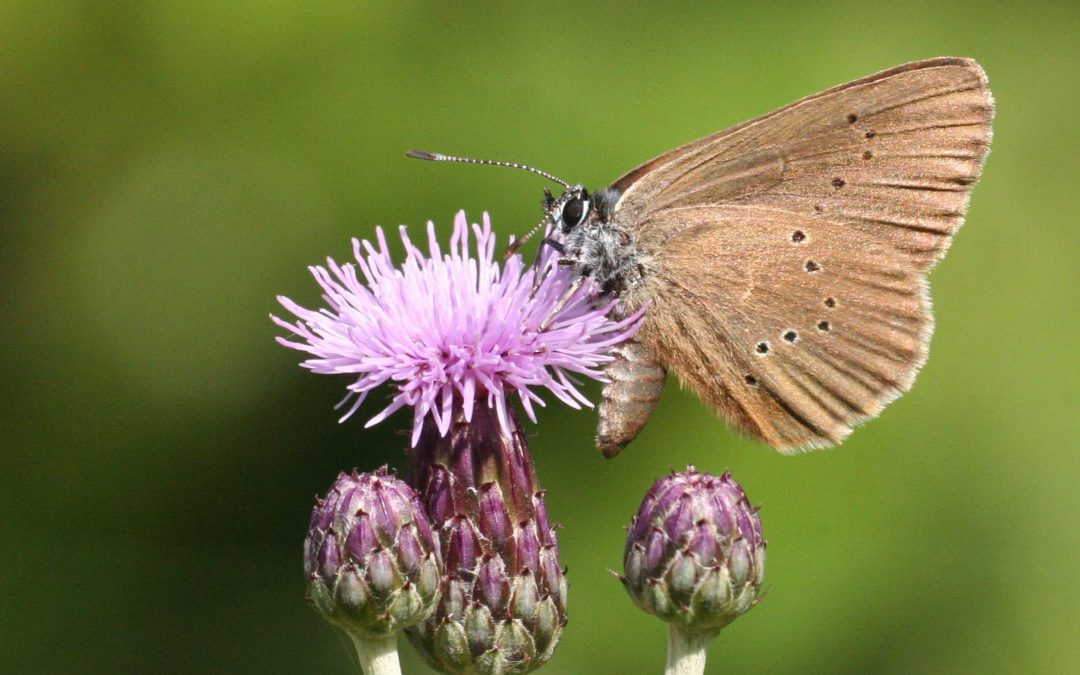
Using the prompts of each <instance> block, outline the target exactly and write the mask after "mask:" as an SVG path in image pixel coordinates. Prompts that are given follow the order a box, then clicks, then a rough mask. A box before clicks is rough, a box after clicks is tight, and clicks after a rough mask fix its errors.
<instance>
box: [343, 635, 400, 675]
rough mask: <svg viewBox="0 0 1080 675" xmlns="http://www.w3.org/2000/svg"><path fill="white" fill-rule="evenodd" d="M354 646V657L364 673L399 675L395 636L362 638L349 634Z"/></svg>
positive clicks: (367, 674) (369, 674)
mask: <svg viewBox="0 0 1080 675" xmlns="http://www.w3.org/2000/svg"><path fill="white" fill-rule="evenodd" d="M349 637H351V638H352V641H353V646H354V647H356V657H357V658H358V659H359V660H360V668H361V669H362V670H363V671H364V675H401V663H400V662H399V661H398V653H397V636H395V635H391V636H390V637H387V638H379V639H374V640H364V639H361V638H358V637H356V636H355V635H350V636H349Z"/></svg>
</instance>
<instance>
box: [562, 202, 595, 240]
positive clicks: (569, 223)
mask: <svg viewBox="0 0 1080 675" xmlns="http://www.w3.org/2000/svg"><path fill="white" fill-rule="evenodd" d="M588 215H589V200H588V199H583V198H581V197H574V198H573V199H571V200H570V201H568V202H566V206H564V207H563V210H562V225H563V231H564V232H569V231H570V230H572V229H574V228H575V227H577V226H578V225H580V224H582V223H583V222H585V217H586V216H588Z"/></svg>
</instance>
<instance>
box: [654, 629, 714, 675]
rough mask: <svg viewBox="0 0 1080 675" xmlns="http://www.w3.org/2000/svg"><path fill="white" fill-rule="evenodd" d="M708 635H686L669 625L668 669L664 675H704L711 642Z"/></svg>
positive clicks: (710, 637) (710, 636)
mask: <svg viewBox="0 0 1080 675" xmlns="http://www.w3.org/2000/svg"><path fill="white" fill-rule="evenodd" d="M712 637H713V636H712V635H710V634H708V633H694V634H691V633H686V632H683V631H682V629H680V628H679V627H677V626H676V625H675V624H673V623H670V624H668V642H667V644H668V653H667V669H665V670H664V675H703V673H704V672H705V656H706V653H707V649H706V648H707V647H708V646H709V640H711V639H712Z"/></svg>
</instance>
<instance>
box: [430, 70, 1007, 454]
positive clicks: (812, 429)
mask: <svg viewBox="0 0 1080 675" xmlns="http://www.w3.org/2000/svg"><path fill="white" fill-rule="evenodd" d="M993 113H994V107H993V99H992V97H991V95H990V90H989V88H988V86H987V79H986V74H985V73H984V72H983V70H982V68H981V67H979V65H978V64H977V63H975V62H974V61H972V60H970V59H963V58H949V57H943V58H936V59H930V60H927V61H919V62H915V63H909V64H905V65H902V66H898V67H896V68H892V69H891V70H886V71H884V72H881V73H878V74H876V75H871V76H870V77H866V78H863V79H860V80H855V81H854V82H849V83H847V84H843V85H840V86H838V87H834V88H832V89H829V90H826V91H824V92H821V93H819V94H815V95H813V96H809V97H807V98H804V99H802V100H800V101H796V102H795V103H792V104H790V105H788V106H785V107H783V108H780V109H779V110H776V111H774V112H771V113H769V114H767V115H764V116H762V117H759V118H757V119H754V120H751V121H749V122H745V123H743V124H740V125H738V126H735V127H732V128H730V129H726V130H724V131H720V132H718V133H715V134H713V135H711V136H707V137H705V138H702V139H699V140H696V141H694V142H692V143H689V144H687V145H684V146H682V147H680V148H676V149H675V150H671V151H670V152H667V153H665V154H663V155H661V156H659V157H657V158H656V159H653V160H651V161H649V162H646V163H645V164H642V165H641V166H639V167H638V168H636V169H634V170H633V171H631V172H629V173H627V174H626V175H625V176H623V177H622V178H620V179H618V180H617V181H615V183H614V184H613V185H612V186H611V187H610V188H607V189H605V190H601V191H598V192H596V193H595V194H590V193H589V191H587V190H586V189H585V188H584V187H582V186H580V185H569V184H567V183H566V182H565V181H561V180H559V179H558V178H555V177H554V176H551V175H550V174H546V173H544V172H542V171H538V170H536V169H532V168H531V167H525V166H522V165H516V164H511V163H505V162H493V161H488V160H469V159H466V158H459V157H449V156H446V155H437V154H433V153H426V152H414V153H410V154H411V155H412V156H414V157H419V158H422V159H435V160H449V161H469V162H476V163H486V164H501V165H508V166H516V167H518V168H525V169H528V170H530V171H534V172H535V173H539V174H541V175H545V176H547V177H548V178H551V179H552V180H555V181H557V182H559V183H561V184H562V185H563V186H564V187H565V188H566V190H565V191H564V192H563V194H562V195H561V196H560V197H559V198H557V199H556V198H554V197H552V196H551V195H550V194H549V195H548V198H547V202H546V207H545V212H546V219H545V222H546V223H548V224H551V225H557V226H559V227H560V228H561V230H562V237H561V238H560V239H559V240H558V241H556V240H554V239H547V240H545V243H547V244H548V245H551V246H553V247H556V248H558V249H559V250H560V251H561V252H562V255H563V256H564V261H565V262H568V263H570V264H573V265H575V266H576V268H577V269H578V270H579V271H580V274H581V277H580V278H581V279H584V278H586V277H591V278H593V279H594V280H596V282H597V283H598V284H599V285H600V287H601V288H602V289H603V290H604V291H605V292H607V293H610V294H613V295H615V296H617V297H618V298H619V300H620V302H619V308H618V309H619V311H620V312H622V313H624V314H628V313H630V312H633V311H636V310H637V309H639V308H641V307H642V306H646V311H645V318H644V322H643V325H642V327H641V330H640V331H639V332H638V333H637V335H636V336H635V338H634V339H633V340H632V341H631V342H628V343H625V344H623V345H622V346H621V347H619V348H617V350H616V352H615V356H616V358H615V360H614V361H613V362H612V363H611V364H609V366H608V368H607V375H608V377H609V379H610V382H609V383H608V384H606V385H605V386H604V390H603V396H602V401H601V404H600V421H599V426H598V429H597V435H596V444H597V447H598V448H600V450H601V451H603V453H604V455H605V456H608V457H613V456H614V455H616V454H618V452H619V451H620V450H622V448H623V447H625V446H626V444H627V443H629V442H630V441H632V440H633V439H634V437H636V436H637V434H638V433H639V432H640V431H641V429H642V428H643V427H644V426H645V424H646V422H647V421H648V419H649V416H650V415H651V413H652V410H653V407H654V406H655V404H656V401H657V399H658V398H659V397H660V394H661V392H662V389H663V386H664V381H665V379H666V375H667V372H668V371H669V370H670V371H674V372H675V373H676V374H677V375H678V376H679V378H680V380H681V381H682V382H683V384H684V385H686V386H688V387H689V388H690V389H692V390H693V391H694V392H695V393H697V394H698V396H700V397H701V398H702V399H703V400H704V401H706V402H707V403H708V404H709V405H711V406H713V407H714V408H715V409H716V410H717V412H718V413H719V414H720V415H721V416H723V417H724V418H725V419H726V420H727V421H728V422H729V423H730V424H731V425H732V426H734V427H735V428H737V429H738V430H740V431H741V432H743V433H744V434H746V435H748V436H751V437H753V438H757V439H760V440H762V441H764V442H766V443H768V444H769V445H771V446H772V447H774V448H776V449H777V450H779V451H781V452H793V451H796V450H801V449H807V448H818V447H825V446H829V445H832V444H835V443H838V442H840V441H841V440H843V439H844V438H845V437H846V436H847V435H848V434H849V433H850V432H851V429H852V427H853V426H854V425H856V424H858V423H860V422H862V421H864V420H866V419H869V418H871V417H874V416H876V415H877V414H878V413H879V412H880V411H881V409H882V408H883V407H884V406H885V405H886V404H887V403H889V402H890V401H891V400H893V399H895V398H896V397H897V396H899V395H900V394H902V393H903V392H905V391H907V390H908V389H909V388H910V387H911V384H912V381H913V380H914V378H915V374H916V373H917V372H918V370H919V368H920V367H921V366H922V365H923V363H924V362H925V361H926V356H927V349H928V342H929V339H930V334H931V332H932V330H933V316H932V314H931V311H930V296H929V293H928V283H927V274H928V273H929V271H930V269H931V268H932V267H933V266H934V264H935V263H936V262H937V261H938V260H939V259H940V258H941V257H942V255H944V253H945V251H946V249H948V247H949V244H950V242H951V241H952V235H953V234H954V233H955V232H956V230H957V229H958V228H959V227H960V225H961V224H962V222H963V218H964V214H965V212H966V211H967V206H968V199H969V195H970V193H971V188H972V185H973V184H974V183H975V181H976V180H977V179H978V177H979V173H980V171H981V168H982V164H983V160H984V159H985V157H986V154H987V151H988V148H989V143H990V136H991V130H990V123H991V120H992V118H993Z"/></svg>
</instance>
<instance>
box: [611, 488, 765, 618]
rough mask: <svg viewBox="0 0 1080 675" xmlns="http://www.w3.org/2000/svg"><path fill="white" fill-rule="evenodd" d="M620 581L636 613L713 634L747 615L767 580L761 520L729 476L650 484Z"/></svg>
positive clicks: (634, 524) (628, 542)
mask: <svg viewBox="0 0 1080 675" xmlns="http://www.w3.org/2000/svg"><path fill="white" fill-rule="evenodd" d="M623 563H624V569H625V576H622V577H620V580H621V581H622V582H623V585H624V586H625V587H626V590H627V591H628V592H629V593H630V597H631V598H632V599H633V601H634V603H635V604H637V606H638V607H640V608H641V609H643V610H645V611H646V612H648V613H650V614H655V615H657V616H658V617H660V618H661V619H663V620H664V621H668V622H670V623H673V624H675V625H677V626H678V627H679V628H680V629H681V630H683V631H684V632H686V633H689V634H694V633H701V634H715V633H716V631H719V630H720V629H721V628H723V627H724V626H726V625H727V624H729V623H731V622H732V621H733V620H734V619H735V617H737V616H739V615H740V614H742V613H743V612H745V611H747V610H748V609H750V608H751V607H752V606H753V605H754V604H755V603H756V602H757V598H758V592H759V590H760V589H761V583H762V581H763V580H764V576H765V540H764V539H763V538H762V536H761V518H759V517H758V513H757V509H755V508H754V507H752V506H750V503H749V502H748V501H747V499H746V493H744V492H743V489H742V487H741V486H740V485H739V484H738V483H737V482H735V479H734V478H732V477H731V474H730V473H725V474H724V475H722V476H720V477H716V476H713V475H711V474H707V473H699V472H697V471H695V470H694V468H693V467H689V468H688V469H687V470H686V471H685V472H682V473H673V474H671V475H670V476H664V477H663V478H661V479H660V480H658V481H656V483H655V484H654V485H653V487H652V489H650V490H649V493H648V494H647V495H645V500H644V501H643V502H642V503H641V508H640V509H639V510H638V513H637V515H636V516H634V518H633V520H632V521H631V522H630V528H629V533H628V535H627V539H626V553H625V556H624V558H623Z"/></svg>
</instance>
